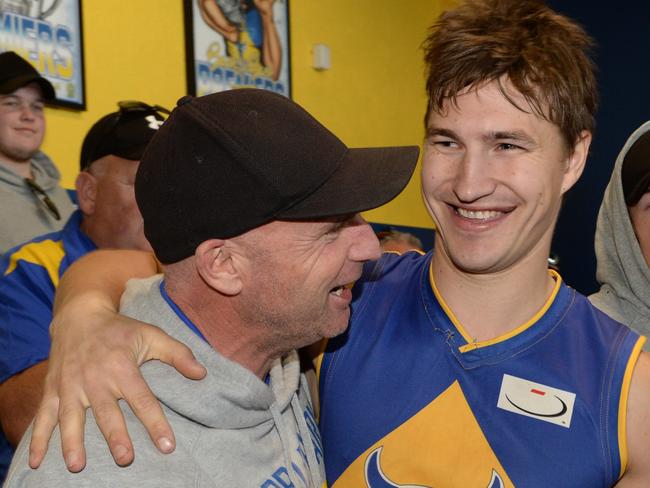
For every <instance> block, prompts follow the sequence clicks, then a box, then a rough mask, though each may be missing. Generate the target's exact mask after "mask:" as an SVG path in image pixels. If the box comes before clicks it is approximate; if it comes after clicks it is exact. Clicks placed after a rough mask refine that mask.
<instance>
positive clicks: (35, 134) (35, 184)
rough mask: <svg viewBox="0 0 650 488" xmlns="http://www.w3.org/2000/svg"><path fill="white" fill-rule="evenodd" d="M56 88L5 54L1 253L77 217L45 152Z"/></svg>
mask: <svg viewBox="0 0 650 488" xmlns="http://www.w3.org/2000/svg"><path fill="white" fill-rule="evenodd" d="M54 97H55V93H54V87H52V84H51V83H50V82H49V81H47V80H46V79H45V78H43V77H42V76H41V75H40V74H39V73H38V71H36V70H35V69H34V67H33V66H32V65H31V64H29V63H28V62H27V61H25V60H24V59H23V58H21V57H20V56H18V55H17V54H16V53H14V52H12V51H7V52H4V53H1V54H0V201H2V207H0V253H3V252H5V251H7V250H8V249H9V248H12V247H14V246H15V245H17V244H20V243H22V242H24V241H26V240H29V239H31V238H32V237H35V236H37V235H40V234H45V233H46V232H52V231H57V230H60V229H61V228H62V227H63V225H64V224H65V222H66V221H67V219H68V217H69V216H70V214H72V212H73V211H74V205H73V203H72V201H71V200H70V198H69V196H68V194H67V192H66V191H65V190H64V189H63V188H61V186H60V185H59V180H60V177H61V175H60V173H59V170H58V169H57V167H56V166H55V165H54V163H52V161H51V160H50V159H49V158H48V157H47V156H46V155H45V154H43V153H42V152H41V151H40V147H41V144H42V143H43V137H44V136H45V107H44V105H45V103H46V102H48V101H50V100H53V99H54Z"/></svg>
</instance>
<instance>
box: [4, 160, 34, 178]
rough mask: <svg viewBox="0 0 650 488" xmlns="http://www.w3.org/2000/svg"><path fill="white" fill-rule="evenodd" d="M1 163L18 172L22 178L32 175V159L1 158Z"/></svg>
mask: <svg viewBox="0 0 650 488" xmlns="http://www.w3.org/2000/svg"><path fill="white" fill-rule="evenodd" d="M0 164H1V165H2V166H4V167H5V168H7V169H8V170H9V171H12V172H14V173H16V174H17V175H18V176H20V177H21V178H31V177H32V160H31V159H29V160H27V161H14V160H9V159H0Z"/></svg>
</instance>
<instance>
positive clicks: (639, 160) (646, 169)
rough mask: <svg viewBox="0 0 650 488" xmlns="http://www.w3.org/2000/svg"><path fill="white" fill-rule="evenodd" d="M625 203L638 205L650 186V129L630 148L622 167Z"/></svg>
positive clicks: (630, 205)
mask: <svg viewBox="0 0 650 488" xmlns="http://www.w3.org/2000/svg"><path fill="white" fill-rule="evenodd" d="M621 180H622V183H623V195H624V196H625V203H626V205H627V206H629V207H632V206H634V205H636V204H637V203H638V202H639V200H641V197H642V196H643V194H644V193H646V192H647V191H648V188H650V131H648V132H645V133H644V134H643V135H641V137H639V138H638V139H637V140H636V141H634V144H632V147H630V149H628V151H627V154H626V155H625V159H624V160H623V167H622V169H621Z"/></svg>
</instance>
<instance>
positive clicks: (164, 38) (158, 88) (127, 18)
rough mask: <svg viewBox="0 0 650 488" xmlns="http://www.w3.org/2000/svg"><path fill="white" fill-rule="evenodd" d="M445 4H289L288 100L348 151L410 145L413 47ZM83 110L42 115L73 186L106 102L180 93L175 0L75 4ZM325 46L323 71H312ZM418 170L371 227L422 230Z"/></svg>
mask: <svg viewBox="0 0 650 488" xmlns="http://www.w3.org/2000/svg"><path fill="white" fill-rule="evenodd" d="M452 3H453V1H452V0H400V1H395V0H327V1H325V0H291V1H290V8H291V15H290V17H291V18H290V28H291V33H290V35H291V46H292V52H291V62H292V66H291V67H292V81H293V98H294V100H295V101H297V102H298V103H300V104H301V105H303V106H304V107H305V108H306V109H307V110H309V111H310V112H311V113H312V114H314V115H315V116H316V117H317V118H318V119H319V120H321V121H322V122H323V123H324V124H325V125H326V126H328V127H329V128H330V129H332V131H333V132H335V133H336V134H337V135H338V136H339V137H340V138H341V139H342V140H343V141H344V142H346V143H347V144H348V145H350V146H353V147H354V146H359V147H362V146H378V145H406V144H408V145H410V144H417V145H419V144H420V143H421V140H422V117H423V114H424V108H425V104H426V98H425V94H424V83H423V80H424V75H423V68H422V62H421V58H422V53H421V50H420V43H421V42H422V40H423V39H424V36H425V33H426V29H427V27H428V26H429V25H430V24H431V23H432V22H433V20H435V18H436V17H437V15H438V14H439V13H440V11H441V10H442V9H443V7H444V6H448V5H451V4H452ZM82 8H83V30H84V50H85V51H84V59H85V77H86V104H87V111H85V112H76V111H70V110H65V109H48V111H47V117H48V119H47V122H48V129H47V136H46V141H45V144H44V150H45V152H47V153H48V154H49V155H50V156H51V157H52V158H53V159H54V161H55V162H56V163H57V165H58V166H59V168H61V171H62V173H63V184H64V186H67V187H72V186H73V184H74V178H75V176H76V173H77V168H78V160H79V150H80V147H81V141H82V139H83V137H84V135H85V133H86V131H87V130H88V128H89V127H90V126H91V125H92V124H93V123H94V122H95V121H96V120H97V119H98V118H99V117H101V116H102V115H104V114H106V113H108V112H111V111H114V110H115V109H116V105H115V102H116V101H117V100H124V99H139V100H143V101H145V102H149V103H152V104H153V103H158V104H160V105H164V106H167V107H168V108H173V106H174V105H175V102H176V100H177V99H178V98H180V97H181V96H182V95H183V94H184V93H185V90H186V83H185V50H184V42H185V41H184V34H183V7H182V1H181V0H110V1H106V0H83V1H82ZM314 43H325V44H327V45H329V47H330V51H331V60H332V68H331V70H329V71H324V72H317V71H315V70H314V69H313V68H311V46H312V45H313V44H314ZM419 185H420V177H419V171H418V172H417V173H416V175H415V176H414V178H413V180H412V181H411V183H410V184H409V186H408V187H407V189H406V190H405V191H404V192H403V193H402V195H400V197H398V198H397V199H396V200H395V201H394V202H391V203H390V204H388V205H385V206H384V207H382V208H380V209H377V210H373V211H370V212H367V214H366V217H367V218H368V219H369V220H372V221H373V222H381V223H390V224H398V225H410V226H419V227H431V225H432V224H431V220H430V218H429V217H428V215H427V214H426V212H425V211H424V208H423V205H422V203H421V198H420V190H419Z"/></svg>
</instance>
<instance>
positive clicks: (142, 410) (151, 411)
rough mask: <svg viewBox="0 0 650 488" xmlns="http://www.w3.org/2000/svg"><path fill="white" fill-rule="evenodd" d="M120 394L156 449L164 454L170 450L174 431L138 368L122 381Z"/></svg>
mask: <svg viewBox="0 0 650 488" xmlns="http://www.w3.org/2000/svg"><path fill="white" fill-rule="evenodd" d="M122 395H123V396H124V399H125V400H126V401H127V403H128V404H129V406H130V407H131V410H133V413H134V414H135V415H136V417H138V419H140V422H142V424H143V425H144V427H145V429H147V432H148V433H149V437H151V440H152V441H153V442H154V444H155V445H156V447H157V448H158V450H160V452H162V453H165V454H168V453H170V452H172V451H173V450H174V449H175V447H176V440H175V438H174V432H173V431H172V429H171V427H170V425H169V423H168V422H167V417H165V414H164V413H163V410H162V407H161V406H160V402H159V401H158V399H157V398H156V397H155V396H154V394H153V393H152V392H151V390H150V389H149V387H148V386H147V383H146V382H145V381H144V379H143V378H142V376H141V375H140V370H139V369H137V370H135V374H134V375H133V377H132V378H130V379H129V381H128V382H125V383H124V387H123V389H122ZM116 435H117V436H121V432H117V433H116ZM109 443H110V441H109Z"/></svg>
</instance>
